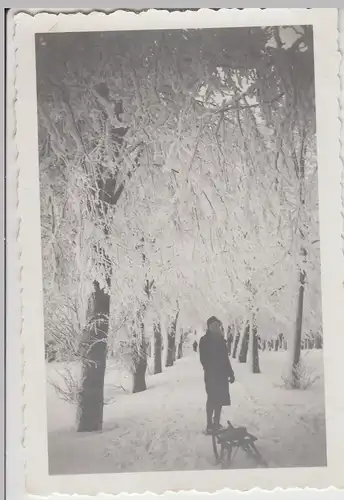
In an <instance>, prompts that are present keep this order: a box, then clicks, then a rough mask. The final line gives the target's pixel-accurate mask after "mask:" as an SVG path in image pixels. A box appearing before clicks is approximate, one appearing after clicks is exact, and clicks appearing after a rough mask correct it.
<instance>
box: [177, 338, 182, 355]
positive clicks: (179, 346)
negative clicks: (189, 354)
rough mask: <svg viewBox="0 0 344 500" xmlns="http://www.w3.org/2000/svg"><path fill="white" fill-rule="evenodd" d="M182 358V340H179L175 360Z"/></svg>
mask: <svg viewBox="0 0 344 500" xmlns="http://www.w3.org/2000/svg"><path fill="white" fill-rule="evenodd" d="M182 357H183V338H181V339H180V340H179V344H178V352H177V359H181V358H182Z"/></svg>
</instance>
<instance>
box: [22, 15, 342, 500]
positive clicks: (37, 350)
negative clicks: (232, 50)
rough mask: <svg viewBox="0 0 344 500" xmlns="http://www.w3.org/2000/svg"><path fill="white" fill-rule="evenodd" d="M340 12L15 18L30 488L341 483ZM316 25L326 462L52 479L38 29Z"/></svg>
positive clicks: (128, 489)
mask: <svg viewBox="0 0 344 500" xmlns="http://www.w3.org/2000/svg"><path fill="white" fill-rule="evenodd" d="M337 15H338V13H337V10H336V9H281V8H279V9H266V10H260V9H243V10H234V9H221V10H219V11H213V10H210V9H200V10H199V11H197V12H195V11H187V12H172V13H169V12H168V11H161V10H150V11H147V12H143V13H140V14H135V13H132V12H124V11H117V12H115V13H113V14H104V13H99V12H93V13H90V14H87V15H86V14H83V13H76V14H74V13H73V14H51V13H48V14H47V13H42V14H36V15H34V16H30V15H28V14H17V15H16V16H15V18H14V23H15V38H14V45H15V51H16V77H15V87H16V102H15V104H14V110H15V117H16V133H15V142H16V148H17V152H18V155H17V159H16V165H15V166H14V168H17V169H18V172H19V175H18V219H19V222H20V231H19V235H18V241H19V245H20V249H21V290H22V293H21V301H22V331H21V340H22V351H23V416H24V438H23V447H24V453H25V464H26V470H25V473H26V488H27V493H30V494H37V495H47V494H51V493H70V494H75V493H77V494H86V495H95V494H98V493H113V494H119V493H144V492H147V491H149V492H153V493H164V492H166V491H174V492H176V491H186V490H188V491H190V490H195V488H196V487H197V491H199V492H209V493H212V492H215V491H219V490H222V489H224V488H230V489H238V490H249V489H251V488H254V487H259V488H262V489H266V490H272V489H274V488H279V487H280V488H291V487H302V488H303V487H308V486H309V487H316V488H327V487H329V486H336V487H340V486H341V485H342V486H343V480H342V460H343V456H344V431H343V421H344V393H343V390H342V384H341V381H340V379H338V375H339V374H340V373H341V372H342V353H343V352H344V335H343V334H342V332H343V331H344V307H343V304H344V288H343V283H342V279H343V276H344V272H343V271H344V259H343V255H342V240H341V232H342V216H341V185H340V181H341V170H342V163H341V160H340V120H339V92H340V85H339V63H340V53H339V50H338V30H337ZM302 24H307V25H313V30H314V58H315V90H316V117H317V141H318V165H319V205H320V237H321V266H322V296H323V298H322V304H323V306H322V307H323V311H322V312H323V331H324V365H325V400H326V438H327V439H326V440H327V463H328V465H327V467H319V468H286V469H257V470H256V469H252V470H247V469H246V470H225V471H223V470H209V471H171V472H144V473H116V474H92V475H87V474H85V475H63V476H62V475H61V476H57V475H54V476H50V475H49V473H48V446H47V417H46V414H47V412H46V399H45V397H44V395H45V394H46V387H45V384H46V378H45V376H46V374H45V357H44V325H43V284H42V265H41V231H40V195H39V190H40V187H39V163H38V137H37V99H36V71H35V46H34V43H35V40H34V38H35V36H34V35H35V33H37V32H39V33H42V32H67V31H115V30H139V29H145V30H149V29H181V28H190V29H191V28H216V27H218V28H220V27H239V26H241V27H243V26H269V25H270V26H274V25H302Z"/></svg>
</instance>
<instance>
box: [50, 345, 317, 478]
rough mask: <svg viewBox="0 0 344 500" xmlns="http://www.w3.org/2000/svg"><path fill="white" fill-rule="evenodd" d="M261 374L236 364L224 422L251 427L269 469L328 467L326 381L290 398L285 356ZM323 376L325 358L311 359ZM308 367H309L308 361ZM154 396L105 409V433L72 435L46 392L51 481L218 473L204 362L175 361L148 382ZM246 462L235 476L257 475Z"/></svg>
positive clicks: (122, 398)
mask: <svg viewBox="0 0 344 500" xmlns="http://www.w3.org/2000/svg"><path fill="white" fill-rule="evenodd" d="M261 358H262V359H261V368H262V372H263V373H262V374H260V375H253V374H252V373H250V372H249V366H248V365H242V364H239V363H236V362H235V361H234V362H233V368H234V371H235V373H236V378H237V382H236V383H235V384H233V385H232V386H231V393H232V402H233V405H232V407H227V408H224V411H223V421H224V422H225V420H226V419H227V418H228V419H230V420H231V421H232V422H233V424H234V425H244V426H247V428H248V430H249V431H251V432H252V433H253V434H255V435H257V437H258V438H259V440H258V442H257V444H258V447H259V449H260V450H261V452H262V454H263V456H264V457H265V458H266V460H267V461H268V462H269V465H270V467H300V466H321V465H325V464H326V445H325V414H324V401H323V380H322V376H321V377H320V379H319V381H318V382H317V383H316V384H314V386H312V387H311V388H310V389H308V390H307V391H288V390H286V389H283V388H281V387H278V386H277V385H276V384H278V383H280V379H279V378H280V374H281V371H282V370H281V366H285V361H286V360H285V353H263V355H262V356H261ZM307 358H308V360H309V362H310V363H311V364H312V366H315V367H316V368H317V371H318V372H319V373H321V372H322V367H321V355H320V353H317V352H314V353H310V356H308V357H307ZM307 362H308V361H307ZM147 385H148V390H147V391H146V392H144V393H140V394H125V393H121V392H119V393H118V397H117V396H116V398H117V400H116V403H115V404H112V405H109V406H106V407H105V414H104V428H103V431H102V432H99V433H91V434H78V433H76V432H75V431H74V430H72V428H71V427H72V425H73V420H74V416H75V415H74V413H73V412H74V409H73V406H71V405H67V404H66V403H63V402H61V401H59V400H58V399H57V397H56V395H55V394H54V393H53V390H52V389H51V388H50V389H49V390H48V408H49V410H48V425H49V429H50V430H51V431H50V433H49V457H50V473H52V474H67V473H70V474H82V473H88V474H89V473H111V472H134V471H150V470H191V469H192V470H194V469H196V470H197V469H198V470H199V469H211V468H214V467H215V465H214V457H213V454H212V446H211V438H209V437H208V436H205V435H204V434H203V433H202V431H203V429H204V427H205V410H204V408H205V392H204V385H203V372H202V370H201V367H200V364H199V360H198V356H197V355H195V354H193V353H192V354H190V355H189V356H187V357H185V358H183V359H181V360H179V361H177V363H176V365H175V366H174V367H171V368H168V369H165V371H164V372H163V373H162V374H160V375H154V376H151V377H148V381H147ZM251 466H252V464H251V463H250V462H248V460H247V459H246V457H245V456H241V455H240V454H239V453H238V455H237V456H236V457H235V463H234V464H233V467H234V468H239V467H240V468H242V467H251Z"/></svg>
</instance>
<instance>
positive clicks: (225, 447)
mask: <svg viewBox="0 0 344 500" xmlns="http://www.w3.org/2000/svg"><path fill="white" fill-rule="evenodd" d="M212 441H213V450H214V455H215V458H216V464H219V465H221V468H222V469H228V468H229V467H230V465H231V463H232V460H233V459H234V457H235V455H236V453H237V451H238V450H239V449H241V450H243V451H244V452H245V453H246V455H248V456H249V457H250V458H251V459H253V460H254V462H255V463H256V465H257V466H260V467H268V464H267V463H266V461H265V460H264V459H263V457H262V455H261V454H260V453H259V451H258V450H257V447H256V445H255V444H254V443H255V441H257V438H256V437H255V436H253V434H250V433H249V432H247V429H246V427H233V425H232V424H231V423H230V421H229V420H228V421H227V427H226V428H224V429H220V430H218V431H214V432H213V434H212Z"/></svg>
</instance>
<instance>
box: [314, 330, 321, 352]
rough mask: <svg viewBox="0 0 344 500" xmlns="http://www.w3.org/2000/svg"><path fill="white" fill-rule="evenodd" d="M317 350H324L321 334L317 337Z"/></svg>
mask: <svg viewBox="0 0 344 500" xmlns="http://www.w3.org/2000/svg"><path fill="white" fill-rule="evenodd" d="M315 348H316V349H322V337H321V335H320V334H319V333H317V335H316V337H315Z"/></svg>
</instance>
